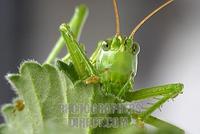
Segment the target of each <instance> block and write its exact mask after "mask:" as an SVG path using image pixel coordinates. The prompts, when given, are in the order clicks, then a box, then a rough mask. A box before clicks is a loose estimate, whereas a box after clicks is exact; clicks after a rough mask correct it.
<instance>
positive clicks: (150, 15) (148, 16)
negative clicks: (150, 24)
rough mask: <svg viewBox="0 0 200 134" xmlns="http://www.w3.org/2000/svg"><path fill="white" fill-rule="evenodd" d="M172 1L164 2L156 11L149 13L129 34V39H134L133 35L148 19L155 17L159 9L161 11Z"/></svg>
mask: <svg viewBox="0 0 200 134" xmlns="http://www.w3.org/2000/svg"><path fill="white" fill-rule="evenodd" d="M173 1H174V0H168V1H167V2H165V3H164V4H163V5H161V6H160V7H158V8H157V9H155V10H154V11H153V12H151V13H150V14H149V15H147V16H146V17H145V18H144V19H143V20H142V21H141V22H140V23H139V24H138V25H137V26H136V27H135V28H134V29H133V31H132V32H131V34H130V36H129V38H130V37H134V35H135V33H136V32H137V31H138V30H139V28H140V27H141V26H142V25H143V24H144V23H145V22H146V21H147V20H148V19H150V18H151V17H152V16H153V15H155V14H156V13H157V12H159V11H160V10H161V9H163V8H164V7H166V6H167V5H169V4H170V3H171V2H173Z"/></svg>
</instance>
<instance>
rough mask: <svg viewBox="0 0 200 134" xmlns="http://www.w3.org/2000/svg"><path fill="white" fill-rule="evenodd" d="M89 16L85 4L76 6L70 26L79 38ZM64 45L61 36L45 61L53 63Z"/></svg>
mask: <svg viewBox="0 0 200 134" xmlns="http://www.w3.org/2000/svg"><path fill="white" fill-rule="evenodd" d="M87 16H88V8H87V7H86V6H85V5H79V6H78V7H76V9H75V13H74V15H73V17H72V19H71V21H70V23H69V26H70V28H71V30H72V32H73V34H74V36H75V38H76V39H77V40H79V37H80V34H81V31H82V28H83V26H84V24H85V21H86V19H87ZM64 46H65V43H64V39H63V37H62V36H61V37H60V38H59V39H58V41H57V42H56V44H55V46H54V48H53V49H52V51H51V52H50V54H49V56H48V58H47V59H46V61H45V63H49V64H50V63H52V62H53V61H54V60H55V58H56V57H57V56H58V54H59V53H60V51H61V50H62V48H63V47H64Z"/></svg>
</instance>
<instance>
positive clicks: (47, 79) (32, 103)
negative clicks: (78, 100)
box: [7, 61, 70, 133]
mask: <svg viewBox="0 0 200 134" xmlns="http://www.w3.org/2000/svg"><path fill="white" fill-rule="evenodd" d="M19 72H20V73H19V74H9V75H8V76H7V79H8V80H9V82H10V84H11V85H12V86H13V87H14V88H15V89H16V91H17V93H18V95H19V97H20V98H22V99H23V100H24V101H25V107H26V108H27V113H28V117H29V118H30V120H31V123H32V128H33V132H34V133H40V132H41V131H42V129H43V127H44V123H45V122H46V121H48V120H52V121H58V122H62V121H65V119H64V118H63V117H64V116H66V115H67V114H66V113H63V112H62V110H61V104H63V103H67V95H66V90H67V86H68V85H69V84H70V80H69V79H68V78H67V77H66V75H65V74H63V73H62V72H61V71H59V70H58V69H57V68H55V67H53V66H51V65H48V64H44V65H42V66H41V65H39V64H38V63H36V62H34V61H27V62H24V63H23V64H22V65H21V67H20V69H19Z"/></svg>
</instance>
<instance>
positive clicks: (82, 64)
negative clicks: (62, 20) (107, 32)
mask: <svg viewBox="0 0 200 134" xmlns="http://www.w3.org/2000/svg"><path fill="white" fill-rule="evenodd" d="M60 31H61V34H62V36H63V38H64V40H65V42H66V45H67V49H68V52H69V53H70V57H71V60H72V63H73V65H74V68H75V70H76V72H77V73H78V75H79V78H80V79H81V80H85V79H88V78H90V77H92V78H93V77H94V76H96V70H95V69H94V67H93V66H92V64H91V63H90V61H89V59H88V58H87V57H86V55H85V53H84V52H83V50H82V49H81V48H80V46H79V44H78V42H77V41H76V39H75V37H74V35H73V33H72V31H71V29H70V27H69V26H68V25H67V24H62V25H61V26H60Z"/></svg>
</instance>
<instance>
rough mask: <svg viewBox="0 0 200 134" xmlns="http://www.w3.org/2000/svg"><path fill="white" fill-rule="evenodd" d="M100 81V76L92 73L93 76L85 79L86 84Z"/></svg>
mask: <svg viewBox="0 0 200 134" xmlns="http://www.w3.org/2000/svg"><path fill="white" fill-rule="evenodd" d="M99 81H100V78H99V77H98V76H96V75H92V76H90V77H89V78H87V79H86V80H85V84H87V85H89V84H97V83H99Z"/></svg>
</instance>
